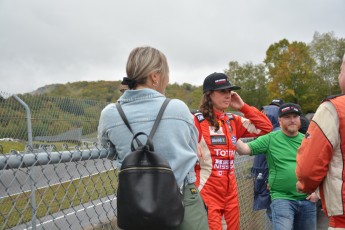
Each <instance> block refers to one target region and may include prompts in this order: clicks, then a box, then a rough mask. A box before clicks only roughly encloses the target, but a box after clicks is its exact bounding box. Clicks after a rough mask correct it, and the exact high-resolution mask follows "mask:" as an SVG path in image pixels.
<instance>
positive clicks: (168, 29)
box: [0, 0, 345, 94]
mask: <svg viewBox="0 0 345 230" xmlns="http://www.w3.org/2000/svg"><path fill="white" fill-rule="evenodd" d="M316 31H317V32H319V33H327V32H331V31H333V32H334V34H335V36H336V37H338V38H345V0H208V1H206V0H170V1H168V0H137V1H134V0H0V80H1V83H0V91H2V92H6V93H10V94H16V93H27V92H31V91H34V90H36V89H37V88H39V87H42V86H44V85H49V84H54V83H67V82H76V81H98V80H112V81H115V80H121V79H122V78H123V77H124V76H125V75H126V74H125V65H126V61H127V57H128V55H129V53H130V51H131V50H132V49H133V48H134V47H137V46H143V45H149V46H152V47H155V48H158V49H159V50H161V51H162V52H163V53H164V54H165V55H166V56H167V58H168V62H169V66H170V83H174V82H177V83H179V84H180V83H184V82H187V83H190V84H193V85H196V86H199V85H201V84H202V82H203V79H204V78H205V77H206V76H207V75H208V74H210V73H212V72H215V71H217V72H223V71H224V70H225V69H227V68H228V63H229V61H238V62H239V63H240V64H244V63H247V62H252V63H254V64H259V63H261V62H262V61H263V60H264V58H265V53H266V50H267V48H268V47H269V45H271V44H273V43H275V42H278V41H280V40H281V39H284V38H286V39H288V40H289V41H290V42H292V41H302V42H306V43H309V42H311V41H312V39H313V35H314V33H315V32H316Z"/></svg>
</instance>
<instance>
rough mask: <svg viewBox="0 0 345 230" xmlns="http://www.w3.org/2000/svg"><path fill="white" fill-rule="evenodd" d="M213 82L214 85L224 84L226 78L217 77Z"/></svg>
mask: <svg viewBox="0 0 345 230" xmlns="http://www.w3.org/2000/svg"><path fill="white" fill-rule="evenodd" d="M214 83H215V84H216V85H220V84H225V83H226V79H218V80H215V81H214Z"/></svg>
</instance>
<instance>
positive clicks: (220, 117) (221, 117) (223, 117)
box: [213, 110, 229, 121]
mask: <svg viewBox="0 0 345 230" xmlns="http://www.w3.org/2000/svg"><path fill="white" fill-rule="evenodd" d="M213 113H214V114H215V116H216V118H217V120H220V121H227V120H228V119H229V118H228V116H227V115H226V113H225V112H219V111H217V110H213Z"/></svg>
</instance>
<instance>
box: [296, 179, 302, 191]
mask: <svg viewBox="0 0 345 230" xmlns="http://www.w3.org/2000/svg"><path fill="white" fill-rule="evenodd" d="M296 190H297V192H300V193H303V191H302V185H301V182H299V181H297V183H296Z"/></svg>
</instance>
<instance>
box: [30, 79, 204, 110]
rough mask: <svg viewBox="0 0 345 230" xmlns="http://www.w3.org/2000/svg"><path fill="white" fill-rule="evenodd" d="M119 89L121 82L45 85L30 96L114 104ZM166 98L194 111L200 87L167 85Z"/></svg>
mask: <svg viewBox="0 0 345 230" xmlns="http://www.w3.org/2000/svg"><path fill="white" fill-rule="evenodd" d="M120 89H121V81H92V82H87V81H80V82H71V83H67V84H52V85H46V86H44V87H41V88H39V89H37V90H36V91H34V92H32V93H30V94H31V95H46V96H52V97H68V98H76V99H89V100H95V101H105V102H114V101H116V100H117V99H118V98H119V97H120V96H121V94H122V92H121V91H120ZM166 96H167V97H169V98H178V99H180V100H182V101H184V102H185V103H186V104H187V105H188V107H189V108H191V109H196V108H197V107H199V102H200V100H201V96H202V90H201V86H199V87H197V86H193V85H191V84H188V83H184V84H182V85H180V84H177V83H174V84H169V85H168V87H167V89H166Z"/></svg>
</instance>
